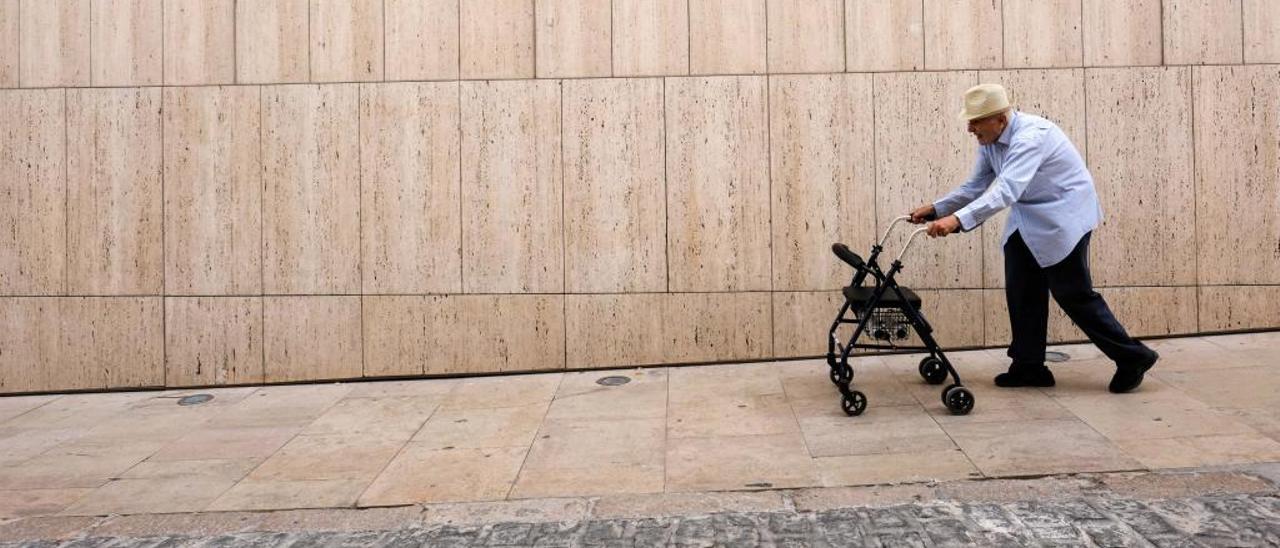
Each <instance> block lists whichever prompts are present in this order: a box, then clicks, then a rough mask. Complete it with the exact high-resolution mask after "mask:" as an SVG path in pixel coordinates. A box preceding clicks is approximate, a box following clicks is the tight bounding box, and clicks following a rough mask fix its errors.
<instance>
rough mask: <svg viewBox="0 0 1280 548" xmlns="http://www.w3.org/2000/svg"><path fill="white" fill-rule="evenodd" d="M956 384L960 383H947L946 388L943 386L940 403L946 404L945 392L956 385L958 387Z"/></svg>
mask: <svg viewBox="0 0 1280 548" xmlns="http://www.w3.org/2000/svg"><path fill="white" fill-rule="evenodd" d="M958 386H960V385H958V384H948V385H947V387H946V388H943V389H942V398H941V399H942V405H946V404H947V392H950V391H951V389H952V388H956V387H958Z"/></svg>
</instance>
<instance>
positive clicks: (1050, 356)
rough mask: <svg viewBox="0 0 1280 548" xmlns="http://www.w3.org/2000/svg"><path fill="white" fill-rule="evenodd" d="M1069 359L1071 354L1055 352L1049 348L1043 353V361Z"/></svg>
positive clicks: (1063, 360)
mask: <svg viewBox="0 0 1280 548" xmlns="http://www.w3.org/2000/svg"><path fill="white" fill-rule="evenodd" d="M1069 359H1071V356H1070V355H1068V354H1067V353H1066V352H1057V351H1054V350H1050V351H1048V352H1045V353H1044V361H1047V362H1065V361H1067V360H1069Z"/></svg>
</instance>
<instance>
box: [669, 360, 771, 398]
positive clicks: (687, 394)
mask: <svg viewBox="0 0 1280 548" xmlns="http://www.w3.org/2000/svg"><path fill="white" fill-rule="evenodd" d="M668 374H669V375H670V379H669V380H668V383H669V386H670V388H669V394H670V395H669V396H668V401H669V402H670V403H669V404H668V408H672V407H674V406H677V405H692V404H695V403H699V402H707V403H709V402H713V401H716V402H719V403H724V401H725V400H729V401H734V400H749V399H755V400H760V401H765V400H768V399H770V398H773V399H778V398H781V397H783V394H784V389H783V387H782V380H781V379H782V378H781V376H780V375H779V370H778V368H777V367H776V366H775V364H771V363H752V364H725V365H704V366H698V367H680V368H672V369H670V370H669V371H668Z"/></svg>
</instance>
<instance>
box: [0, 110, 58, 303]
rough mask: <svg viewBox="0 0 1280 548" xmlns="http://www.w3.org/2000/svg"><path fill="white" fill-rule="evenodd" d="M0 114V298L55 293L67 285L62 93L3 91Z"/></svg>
mask: <svg viewBox="0 0 1280 548" xmlns="http://www.w3.org/2000/svg"><path fill="white" fill-rule="evenodd" d="M0 116H3V117H4V119H5V120H6V121H7V123H6V126H7V128H6V131H4V132H3V133H0V194H3V195H4V196H6V197H7V199H6V200H4V202H3V205H0V228H2V229H3V230H0V233H2V234H3V236H0V294H9V295H39V294H45V295H56V294H59V293H62V292H64V291H66V283H67V280H66V250H67V239H66V238H67V234H66V231H67V203H66V200H67V182H66V133H65V132H66V104H65V102H64V93H63V91H61V90H32V91H5V92H3V93H0ZM10 124H12V125H10Z"/></svg>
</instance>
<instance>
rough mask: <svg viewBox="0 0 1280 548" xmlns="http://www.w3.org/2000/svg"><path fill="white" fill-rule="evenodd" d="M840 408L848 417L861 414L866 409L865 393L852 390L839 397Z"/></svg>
mask: <svg viewBox="0 0 1280 548" xmlns="http://www.w3.org/2000/svg"><path fill="white" fill-rule="evenodd" d="M840 408H841V409H844V414H846V415H849V416H850V417H856V416H858V415H861V414H862V412H863V411H865V410H866V409H867V395H866V394H863V393H862V392H859V391H857V390H854V391H852V392H849V393H848V394H845V395H843V396H841V397H840Z"/></svg>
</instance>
